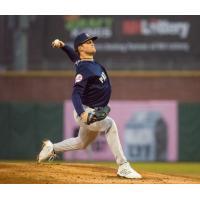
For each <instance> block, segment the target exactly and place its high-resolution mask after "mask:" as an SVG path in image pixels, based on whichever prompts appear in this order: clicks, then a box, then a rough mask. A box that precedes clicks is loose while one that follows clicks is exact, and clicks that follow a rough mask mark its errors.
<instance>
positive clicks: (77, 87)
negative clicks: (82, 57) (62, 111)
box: [72, 67, 91, 116]
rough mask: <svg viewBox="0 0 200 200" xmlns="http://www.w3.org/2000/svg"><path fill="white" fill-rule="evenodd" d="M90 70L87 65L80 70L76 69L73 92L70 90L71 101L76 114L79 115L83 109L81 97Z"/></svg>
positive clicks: (89, 75)
mask: <svg viewBox="0 0 200 200" xmlns="http://www.w3.org/2000/svg"><path fill="white" fill-rule="evenodd" d="M90 77H91V74H90V71H89V70H87V67H85V68H84V67H82V69H81V70H78V71H77V74H76V77H75V82H74V87H73V92H72V102H73V105H74V108H75V110H76V112H77V114H78V115H79V116H80V115H81V114H82V113H83V112H84V111H85V110H84V108H83V105H82V101H81V97H82V96H83V94H84V92H85V89H86V86H87V83H88V80H89V79H90Z"/></svg>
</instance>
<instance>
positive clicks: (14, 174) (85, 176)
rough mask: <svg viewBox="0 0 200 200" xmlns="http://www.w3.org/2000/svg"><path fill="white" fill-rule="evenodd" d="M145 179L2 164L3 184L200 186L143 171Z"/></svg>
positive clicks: (96, 168) (59, 166)
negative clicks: (154, 184)
mask: <svg viewBox="0 0 200 200" xmlns="http://www.w3.org/2000/svg"><path fill="white" fill-rule="evenodd" d="M139 172H140V173H141V174H142V175H143V179H139V180H137V179H136V180H135V179H134V180H129V179H125V178H121V177H118V176H117V175H116V169H115V168H111V167H105V166H101V165H100V164H85V163H42V164H37V163H34V162H0V183H32V184H33V183H56V184H57V183H68V184H69V183H71V184H72V183H75V184H77V183H81V184H84V183H109V184H110V183H114V184H132V183H133V184H134V183H135V184H142V183H145V184H148V183H161V184H162V183H199V182H198V181H197V180H194V179H192V178H189V177H181V176H172V175H165V174H158V173H150V172H146V171H142V170H140V171H139Z"/></svg>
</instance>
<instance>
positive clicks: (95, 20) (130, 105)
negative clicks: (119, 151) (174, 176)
mask: <svg viewBox="0 0 200 200" xmlns="http://www.w3.org/2000/svg"><path fill="white" fill-rule="evenodd" d="M81 32H86V33H89V34H92V35H96V36H98V37H99V39H98V40H97V41H96V48H97V54H96V56H95V59H96V60H97V61H99V62H100V63H101V64H103V65H104V66H105V67H106V68H107V69H108V74H109V75H110V79H111V83H112V87H113V93H112V97H111V107H112V111H111V116H112V117H113V118H114V119H115V120H116V123H117V125H118V128H119V134H120V139H121V141H122V145H123V148H124V150H125V154H126V156H127V157H128V159H129V160H131V161H169V162H176V161H200V134H199V132H200V45H199V43H200V39H199V35H200V17H199V16H158V15H157V16H153V15H151V16H123V15H120V16H103V15H101V16H92V15H90V16H74V15H73V16H61V15H59V16H50V15H49V16H48V15H45V16H42V15H37V16H31V15H29V16H25V15H18V16H14V15H7V16H3V15H1V16H0V159H4V160H9V159H30V160H32V159H35V158H36V155H37V154H38V152H39V151H40V146H41V141H42V140H43V139H44V138H49V139H51V140H52V141H53V142H59V141H61V140H63V139H65V138H68V137H72V136H76V135H77V128H78V127H77V126H76V124H75V123H74V120H73V116H72V110H73V107H72V104H71V92H72V86H73V82H74V75H75V73H74V70H73V63H71V62H70V60H69V59H68V57H67V55H66V54H65V53H64V52H63V51H61V50H60V49H53V48H51V42H52V41H53V40H54V39H56V38H59V39H60V40H63V41H64V42H66V43H67V44H69V45H71V46H72V47H73V40H74V38H75V37H76V35H78V34H79V33H81ZM60 158H61V159H68V160H113V159H114V158H113V156H112V155H111V153H110V150H109V149H108V146H107V143H106V140H105V138H104V134H103V133H101V134H100V136H99V137H98V138H97V139H96V141H95V142H94V143H93V144H92V145H90V146H89V147H88V148H87V149H86V150H85V151H76V152H70V153H66V154H64V155H63V156H61V157H60Z"/></svg>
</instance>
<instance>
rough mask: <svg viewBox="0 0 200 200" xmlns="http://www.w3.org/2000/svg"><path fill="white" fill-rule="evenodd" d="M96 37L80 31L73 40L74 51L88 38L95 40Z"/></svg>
mask: <svg viewBox="0 0 200 200" xmlns="http://www.w3.org/2000/svg"><path fill="white" fill-rule="evenodd" d="M97 38H98V37H97V36H91V35H89V34H87V33H81V34H80V35H78V36H76V38H75V40H74V49H75V51H78V46H79V45H81V44H83V43H85V42H87V41H88V40H93V41H94V40H96V39H97Z"/></svg>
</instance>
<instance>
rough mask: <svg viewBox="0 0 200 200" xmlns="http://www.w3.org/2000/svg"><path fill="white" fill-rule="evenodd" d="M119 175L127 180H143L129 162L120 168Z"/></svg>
mask: <svg viewBox="0 0 200 200" xmlns="http://www.w3.org/2000/svg"><path fill="white" fill-rule="evenodd" d="M117 175H119V176H121V177H125V178H142V176H141V175H140V174H139V173H138V172H136V171H135V170H134V169H133V168H132V167H131V166H130V164H129V163H128V162H126V163H124V164H122V165H120V166H119V168H118V171H117Z"/></svg>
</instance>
